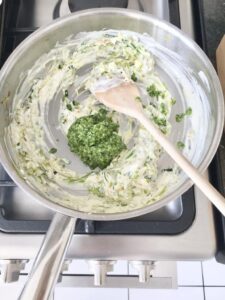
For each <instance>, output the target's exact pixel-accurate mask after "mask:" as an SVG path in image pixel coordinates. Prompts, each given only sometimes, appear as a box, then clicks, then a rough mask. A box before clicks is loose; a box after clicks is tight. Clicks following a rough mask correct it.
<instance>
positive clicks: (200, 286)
mask: <svg viewBox="0 0 225 300" xmlns="http://www.w3.org/2000/svg"><path fill="white" fill-rule="evenodd" d="M30 265H31V264H28V265H27V267H26V270H27V271H28V270H29V268H30ZM177 271H178V285H179V288H178V289H177V290H150V289H106V288H105V289H104V288H68V287H64V288H63V287H60V288H59V287H58V288H56V289H55V293H54V300H61V299H66V300H74V299H79V300H89V299H90V300H95V299H96V300H101V299H102V300H103V299H104V300H105V299H107V300H115V299H116V300H140V299H141V300H150V299H154V300H178V299H179V300H190V299H191V300H224V299H225V265H222V264H218V263H217V262H216V261H215V259H211V260H208V261H205V262H178V263H177ZM67 273H70V274H71V273H74V274H76V273H80V274H81V273H83V274H85V273H86V274H87V273H89V271H88V268H87V264H86V262H84V261H73V262H72V263H71V264H70V267H69V270H68V271H67ZM128 273H130V274H134V270H132V269H131V268H129V267H128V264H127V262H125V261H119V262H118V263H117V264H116V266H115V268H114V272H113V274H128ZM23 283H24V280H22V282H17V283H11V284H2V283H1V284H0V295H1V296H0V298H1V299H5V300H16V299H17V298H18V295H19V292H20V290H21V288H22V286H23Z"/></svg>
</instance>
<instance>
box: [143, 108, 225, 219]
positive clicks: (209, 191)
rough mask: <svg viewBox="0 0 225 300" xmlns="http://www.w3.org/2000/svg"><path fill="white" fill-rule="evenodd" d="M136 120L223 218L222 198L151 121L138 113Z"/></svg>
mask: <svg viewBox="0 0 225 300" xmlns="http://www.w3.org/2000/svg"><path fill="white" fill-rule="evenodd" d="M137 119H138V120H139V122H140V123H141V124H142V125H143V126H144V127H145V128H146V129H147V130H148V131H149V132H150V133H151V135H152V136H153V137H154V138H155V139H156V140H157V142H158V143H159V144H160V145H161V146H162V147H163V148H164V149H165V151H166V152H167V153H168V154H169V155H170V156H171V158H172V159H173V160H174V161H175V162H176V163H177V164H178V165H179V166H180V167H181V168H182V169H183V171H184V172H185V173H186V174H187V175H188V176H189V177H190V178H191V179H192V181H193V182H194V183H195V184H196V185H197V187H198V188H199V189H200V190H201V191H202V192H203V193H204V194H205V195H206V197H207V198H208V199H209V200H210V201H211V202H212V203H213V204H214V205H215V206H216V208H217V209H218V210H219V211H220V212H221V213H222V214H223V215H224V216H225V199H224V197H223V196H222V195H221V194H220V193H219V192H218V191H217V190H216V189H215V188H214V187H213V186H212V185H211V184H210V183H209V181H208V180H207V179H205V178H204V177H203V176H202V175H201V174H200V173H199V172H198V170H197V169H196V168H195V167H194V166H193V165H192V164H191V163H190V162H189V161H188V160H187V159H186V158H185V157H184V156H183V155H182V154H181V153H180V152H179V151H178V150H177V148H176V147H175V146H174V145H173V144H172V143H171V142H170V141H169V140H168V139H167V138H166V137H165V135H164V134H163V133H162V132H161V131H160V130H159V129H158V128H156V126H155V125H154V124H153V123H152V122H151V121H149V119H148V118H147V117H146V116H145V115H144V114H143V113H138V114H137Z"/></svg>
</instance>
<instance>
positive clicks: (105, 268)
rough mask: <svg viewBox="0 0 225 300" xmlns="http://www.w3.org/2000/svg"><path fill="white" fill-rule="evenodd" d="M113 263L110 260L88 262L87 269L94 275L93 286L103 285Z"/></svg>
mask: <svg viewBox="0 0 225 300" xmlns="http://www.w3.org/2000/svg"><path fill="white" fill-rule="evenodd" d="M114 263H115V261H112V260H89V261H88V265H89V269H90V270H91V271H92V272H93V273H94V285H96V286H101V285H104V283H105V279H106V275H107V272H111V271H113V265H114Z"/></svg>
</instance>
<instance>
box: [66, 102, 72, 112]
mask: <svg viewBox="0 0 225 300" xmlns="http://www.w3.org/2000/svg"><path fill="white" fill-rule="evenodd" d="M66 108H67V109H68V110H70V111H72V110H73V108H72V105H71V104H70V103H68V104H67V105H66Z"/></svg>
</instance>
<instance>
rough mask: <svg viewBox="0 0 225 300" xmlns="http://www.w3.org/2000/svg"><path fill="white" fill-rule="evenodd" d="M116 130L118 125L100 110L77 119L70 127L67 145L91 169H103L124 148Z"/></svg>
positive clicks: (104, 111)
mask: <svg viewBox="0 0 225 300" xmlns="http://www.w3.org/2000/svg"><path fill="white" fill-rule="evenodd" d="M118 129H119V125H118V124H116V123H114V122H113V120H112V119H111V118H110V117H108V116H107V111H106V110H105V109H100V110H99V112H98V113H96V114H93V115H89V116H84V117H81V118H79V119H77V120H76V121H75V122H74V123H73V124H72V125H71V126H70V128H69V131H68V134H67V138H68V145H69V147H70V150H71V151H72V152H74V153H76V154H78V155H79V157H80V158H81V160H82V161H83V162H84V163H85V164H87V165H88V166H89V167H90V168H91V169H95V168H97V167H99V168H100V169H104V168H106V167H107V166H108V165H109V164H110V163H111V161H112V160H113V159H114V158H115V157H116V156H118V155H119V154H120V152H121V151H122V150H123V149H125V148H126V145H125V144H124V143H123V141H122V138H121V137H120V136H119V135H118Z"/></svg>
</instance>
